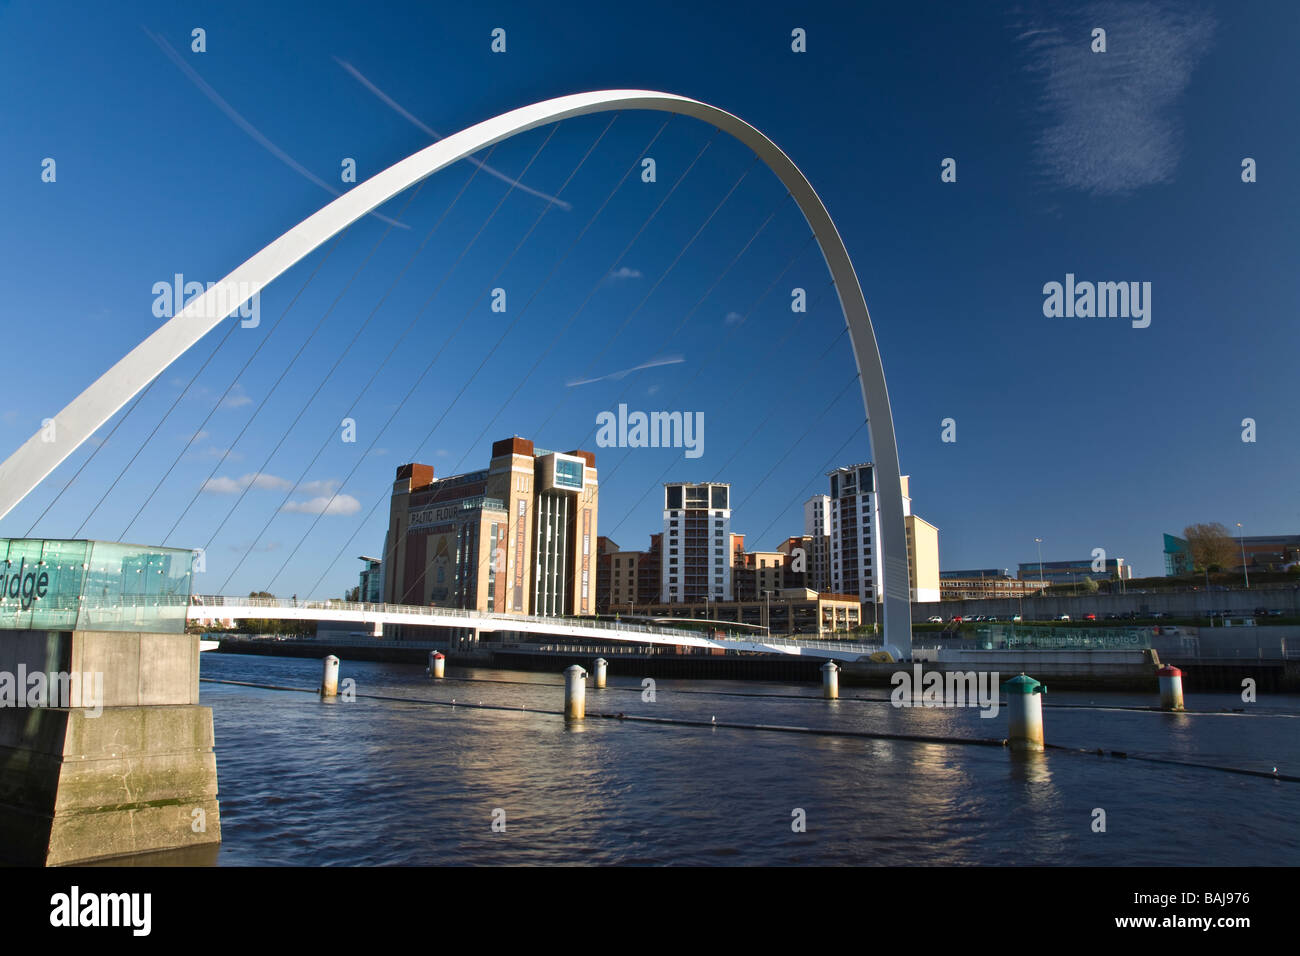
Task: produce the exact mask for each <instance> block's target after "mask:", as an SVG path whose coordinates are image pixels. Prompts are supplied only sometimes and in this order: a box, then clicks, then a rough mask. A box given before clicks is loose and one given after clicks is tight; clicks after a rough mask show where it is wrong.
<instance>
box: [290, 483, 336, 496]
mask: <svg viewBox="0 0 1300 956" xmlns="http://www.w3.org/2000/svg"><path fill="white" fill-rule="evenodd" d="M287 484H288V483H287V482H286V485H287ZM338 487H339V483H338V482H337V481H333V480H326V481H304V482H303V483H302V484H301V485H299V486H298V487H297V488H295V489H294V490H295V491H301V492H302V493H303V494H304V495H332V494H334V492H335V491H337V490H338Z"/></svg>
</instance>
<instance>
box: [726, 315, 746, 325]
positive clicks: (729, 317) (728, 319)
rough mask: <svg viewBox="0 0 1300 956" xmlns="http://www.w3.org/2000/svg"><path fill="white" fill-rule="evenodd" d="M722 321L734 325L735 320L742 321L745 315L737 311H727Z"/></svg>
mask: <svg viewBox="0 0 1300 956" xmlns="http://www.w3.org/2000/svg"><path fill="white" fill-rule="evenodd" d="M722 321H723V322H725V323H727V325H735V324H736V323H737V322H744V321H745V317H744V316H743V315H741V314H740V313H739V312H728V313H727V314H726V315H725V316H723V318H722Z"/></svg>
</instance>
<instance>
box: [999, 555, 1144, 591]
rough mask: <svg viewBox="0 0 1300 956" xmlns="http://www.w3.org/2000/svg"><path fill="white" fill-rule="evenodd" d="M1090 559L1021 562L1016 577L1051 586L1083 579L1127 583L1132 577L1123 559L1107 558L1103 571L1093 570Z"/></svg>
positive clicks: (1077, 581)
mask: <svg viewBox="0 0 1300 956" xmlns="http://www.w3.org/2000/svg"><path fill="white" fill-rule="evenodd" d="M1092 565H1093V561H1092V559H1091V558H1083V559H1081V560H1079V561H1042V562H1039V561H1023V562H1021V564H1020V571H1019V574H1018V577H1019V578H1020V580H1022V581H1030V580H1034V581H1037V580H1042V581H1046V582H1047V583H1048V584H1049V585H1052V584H1078V583H1079V582H1080V581H1082V580H1084V579H1085V578H1092V579H1093V580H1094V581H1110V580H1119V581H1127V580H1129V579H1131V578H1132V577H1133V567H1132V565H1129V564H1125V563H1124V559H1123V558H1107V559H1106V563H1105V566H1104V569H1103V570H1101V571H1095V570H1093V566H1092Z"/></svg>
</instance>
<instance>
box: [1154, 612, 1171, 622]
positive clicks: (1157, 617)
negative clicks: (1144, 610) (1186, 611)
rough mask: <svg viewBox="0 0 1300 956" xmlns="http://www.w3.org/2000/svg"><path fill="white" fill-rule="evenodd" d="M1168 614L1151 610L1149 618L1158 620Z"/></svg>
mask: <svg viewBox="0 0 1300 956" xmlns="http://www.w3.org/2000/svg"><path fill="white" fill-rule="evenodd" d="M1168 616H1169V615H1168V614H1166V613H1165V612H1164V611H1152V612H1151V619H1152V620H1154V621H1159V620H1161V619H1163V618H1166V617H1168Z"/></svg>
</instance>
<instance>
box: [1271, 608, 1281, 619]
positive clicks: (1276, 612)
mask: <svg viewBox="0 0 1300 956" xmlns="http://www.w3.org/2000/svg"><path fill="white" fill-rule="evenodd" d="M1268 616H1269V617H1281V616H1282V610H1281V609H1280V608H1269V612H1268Z"/></svg>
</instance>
